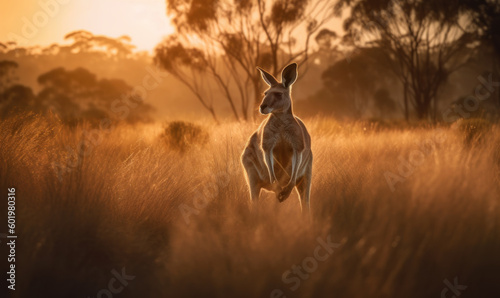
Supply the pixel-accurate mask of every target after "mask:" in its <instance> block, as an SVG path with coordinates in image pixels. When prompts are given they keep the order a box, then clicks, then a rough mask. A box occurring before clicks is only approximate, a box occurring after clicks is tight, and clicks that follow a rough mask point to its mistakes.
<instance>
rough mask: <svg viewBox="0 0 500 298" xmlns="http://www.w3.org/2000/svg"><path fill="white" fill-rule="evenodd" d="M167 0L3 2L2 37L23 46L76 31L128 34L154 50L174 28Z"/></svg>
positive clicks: (139, 44) (140, 46)
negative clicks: (168, 12) (167, 8)
mask: <svg viewBox="0 0 500 298" xmlns="http://www.w3.org/2000/svg"><path fill="white" fill-rule="evenodd" d="M165 5H166V4H165V1H164V0H104V1H102V0H88V1H76V0H40V1H36V0H22V1H16V2H13V1H2V2H1V4H0V12H1V13H2V26H1V27H0V38H1V40H16V39H19V40H20V41H21V42H18V43H20V44H21V45H23V46H32V45H49V44H52V43H54V42H59V43H60V42H63V37H64V35H66V34H67V33H69V32H72V31H75V30H87V31H90V32H92V33H94V34H96V35H106V36H110V37H118V36H122V35H128V36H130V37H131V38H132V43H133V44H134V45H136V46H137V49H138V50H147V51H149V50H152V49H153V48H154V47H155V46H156V44H158V42H160V41H161V39H162V37H164V36H166V35H168V34H171V33H172V32H173V31H174V29H173V28H172V27H171V25H170V23H169V20H168V18H167V17H166V8H165Z"/></svg>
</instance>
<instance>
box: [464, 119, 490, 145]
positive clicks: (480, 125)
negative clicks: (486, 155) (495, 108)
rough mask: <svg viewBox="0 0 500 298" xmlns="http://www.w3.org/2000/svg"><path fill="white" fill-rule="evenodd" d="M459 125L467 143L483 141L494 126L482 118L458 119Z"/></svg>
mask: <svg viewBox="0 0 500 298" xmlns="http://www.w3.org/2000/svg"><path fill="white" fill-rule="evenodd" d="M457 125H458V130H459V132H460V134H461V135H462V137H463V140H464V142H465V144H467V145H471V144H472V143H473V142H480V141H482V140H483V139H484V136H485V135H486V134H487V133H488V132H489V131H491V127H492V124H491V122H489V121H488V120H485V119H482V118H470V119H461V120H459V121H457Z"/></svg>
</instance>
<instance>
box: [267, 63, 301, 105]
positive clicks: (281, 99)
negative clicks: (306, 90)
mask: <svg viewBox="0 0 500 298" xmlns="http://www.w3.org/2000/svg"><path fill="white" fill-rule="evenodd" d="M257 69H258V70H259V71H260V74H261V75H262V79H263V80H264V82H266V84H267V85H269V89H267V90H266V91H265V92H264V98H263V99H262V103H261V105H260V113H261V114H263V115H266V114H269V113H273V114H274V113H276V114H279V113H284V112H286V111H288V110H289V109H290V107H291V105H292V98H291V97H290V93H291V87H292V84H293V83H294V82H295V80H297V63H292V64H290V65H288V66H287V67H285V68H284V69H283V71H282V72H281V82H278V81H277V80H276V79H275V78H274V77H273V75H271V74H270V73H268V72H267V71H265V70H263V69H262V68H260V67H257Z"/></svg>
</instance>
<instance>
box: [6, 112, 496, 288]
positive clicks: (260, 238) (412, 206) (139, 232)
mask: <svg viewBox="0 0 500 298" xmlns="http://www.w3.org/2000/svg"><path fill="white" fill-rule="evenodd" d="M305 123H306V125H307V126H308V127H309V130H310V132H311V135H312V139H313V152H314V156H315V160H314V168H313V187H312V194H311V206H312V217H311V218H310V219H309V218H307V217H304V216H302V215H301V214H300V207H299V203H298V200H297V197H296V195H295V194H294V195H293V196H291V197H290V198H289V199H288V200H287V201H286V202H284V203H281V204H280V203H278V202H277V201H276V199H275V198H274V196H273V195H271V194H267V193H263V194H262V196H261V199H260V201H259V202H258V203H257V204H256V205H254V208H252V209H250V208H249V206H248V193H247V188H246V184H245V180H244V176H243V172H242V169H241V166H240V162H239V156H240V153H241V151H242V149H243V147H244V144H245V142H246V138H247V137H248V136H249V135H250V134H251V132H252V131H253V130H254V129H255V128H256V125H253V124H235V123H227V124H223V125H220V126H215V125H207V124H204V125H205V129H206V130H207V131H208V132H209V134H210V136H209V142H208V144H206V145H205V146H204V147H203V148H201V147H200V146H196V147H193V148H192V149H191V150H188V151H185V152H182V153H181V152H178V151H176V150H171V149H169V147H168V146H166V145H165V144H166V143H165V142H164V141H163V140H162V139H161V137H160V136H161V135H162V132H161V128H159V127H142V128H135V129H134V128H129V127H117V128H115V129H114V130H112V131H111V132H109V133H102V135H101V136H102V138H100V141H98V142H96V144H95V145H92V142H91V141H89V140H90V138H86V136H85V134H84V132H85V131H90V130H91V128H90V127H85V126H80V127H77V128H76V129H73V130H69V129H67V128H65V127H64V126H62V125H60V124H59V123H57V121H55V120H50V119H42V118H38V117H35V116H23V117H19V118H16V119H11V120H6V121H3V122H1V123H0V144H1V147H0V148H1V149H0V174H1V177H0V184H1V189H2V190H3V191H4V193H5V192H6V188H7V187H15V188H16V193H17V208H18V209H17V211H18V213H17V220H18V225H17V229H18V236H19V238H18V247H17V250H18V251H17V254H18V258H17V266H18V270H17V272H18V274H17V290H16V291H15V292H14V293H12V292H11V295H12V294H13V295H12V297H97V296H98V293H99V291H100V290H101V289H106V288H108V283H109V281H110V280H111V278H112V277H113V275H112V273H111V270H113V269H114V270H117V271H121V269H122V268H125V271H126V273H127V274H128V275H133V276H135V279H133V280H131V281H130V282H129V284H128V285H127V286H126V287H124V289H123V290H122V291H121V292H120V293H118V294H115V295H114V297H270V295H271V293H272V291H273V290H274V289H278V290H280V291H282V292H283V293H284V295H285V296H286V297H438V296H441V293H442V291H443V289H445V288H446V285H445V283H444V282H443V281H444V280H445V279H447V280H448V281H450V282H451V283H453V280H454V278H457V279H458V283H459V284H460V285H466V286H467V288H466V289H465V290H462V291H461V294H462V296H461V297H490V296H493V295H495V294H496V295H498V293H499V292H500V289H499V288H498V284H499V282H500V254H499V252H500V206H499V202H500V195H499V194H500V191H499V166H500V155H499V145H500V129H499V128H498V127H494V128H493V129H492V131H491V132H490V133H489V135H488V137H487V138H482V140H481V141H478V142H476V143H474V142H473V143H472V145H471V144H469V143H467V144H466V143H465V142H464V141H463V135H461V132H460V130H453V129H451V128H442V129H436V128H426V127H420V128H412V129H410V128H408V129H390V128H379V127H376V126H373V125H371V124H366V125H365V124H363V123H356V124H341V123H337V122H335V121H334V120H332V119H324V118H318V119H306V120H305ZM202 124H203V123H202ZM95 138H97V139H98V138H99V137H95ZM82 140H85V144H86V146H85V148H84V150H79V149H78V147H79V146H78V144H79V143H80V142H81V141H82ZM68 148H69V149H68ZM68 152H69V153H68ZM71 152H73V153H71ZM75 152H76V153H75ZM412 152H413V153H412ZM418 152H421V153H422V154H419V153H418ZM75 156H76V159H75ZM78 156H80V157H79V158H78ZM410 156H411V157H412V158H411V159H412V161H413V162H414V163H415V164H416V163H417V162H418V163H419V165H418V166H415V167H413V169H412V171H407V172H408V173H404V174H406V175H408V177H403V178H402V180H404V181H402V180H399V181H398V182H397V183H396V184H394V191H392V190H391V188H390V187H389V185H388V183H387V180H386V176H387V173H388V172H391V173H394V174H395V175H396V174H397V175H399V174H400V173H399V169H398V167H399V168H401V169H402V170H405V169H406V168H405V166H404V165H403V166H402V164H405V161H408V159H409V158H410ZM402 160H403V161H402ZM54 162H55V163H56V164H59V165H67V168H66V169H67V171H65V172H64V173H63V174H62V175H58V173H57V171H55V170H54V168H53V164H54ZM406 170H407V169H406ZM403 172H404V171H403ZM409 172H411V173H409ZM393 177H394V176H393ZM399 177H400V179H401V177H402V176H399ZM2 206H4V207H2V208H3V209H2V216H4V214H5V213H6V212H5V208H6V207H5V206H6V204H2ZM186 216H187V219H188V220H187V221H186ZM318 237H319V238H320V239H323V240H324V241H326V240H327V239H328V237H331V239H332V241H334V242H337V243H340V246H339V247H338V248H336V249H335V251H334V253H333V254H332V255H330V256H329V257H328V258H327V259H326V260H325V261H319V262H318V265H317V268H315V270H314V271H313V272H311V273H309V274H308V276H307V279H305V280H301V282H300V286H299V288H298V289H297V290H295V291H292V290H290V287H291V284H288V283H284V282H283V280H282V275H283V273H284V272H285V271H287V270H290V269H291V268H292V266H293V265H301V264H302V262H303V260H304V259H305V258H307V257H313V256H314V250H315V248H316V246H317V245H318V242H317V238H318ZM445 295H446V296H445V297H451V296H453V292H451V291H448V292H446V293H445ZM278 296H279V295H278ZM102 297H106V295H103V296H102Z"/></svg>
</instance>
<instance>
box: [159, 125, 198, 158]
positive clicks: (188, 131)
mask: <svg viewBox="0 0 500 298" xmlns="http://www.w3.org/2000/svg"><path fill="white" fill-rule="evenodd" d="M161 137H162V138H163V139H164V140H165V142H166V143H167V145H168V146H169V147H170V148H171V149H174V150H177V151H179V152H182V153H184V152H186V151H188V150H189V149H191V148H192V147H193V146H203V145H205V144H206V143H207V142H208V132H206V131H205V129H203V127H201V126H199V125H196V124H193V123H189V122H184V121H172V122H170V123H167V124H166V125H165V129H164V131H163V133H162V135H161Z"/></svg>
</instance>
